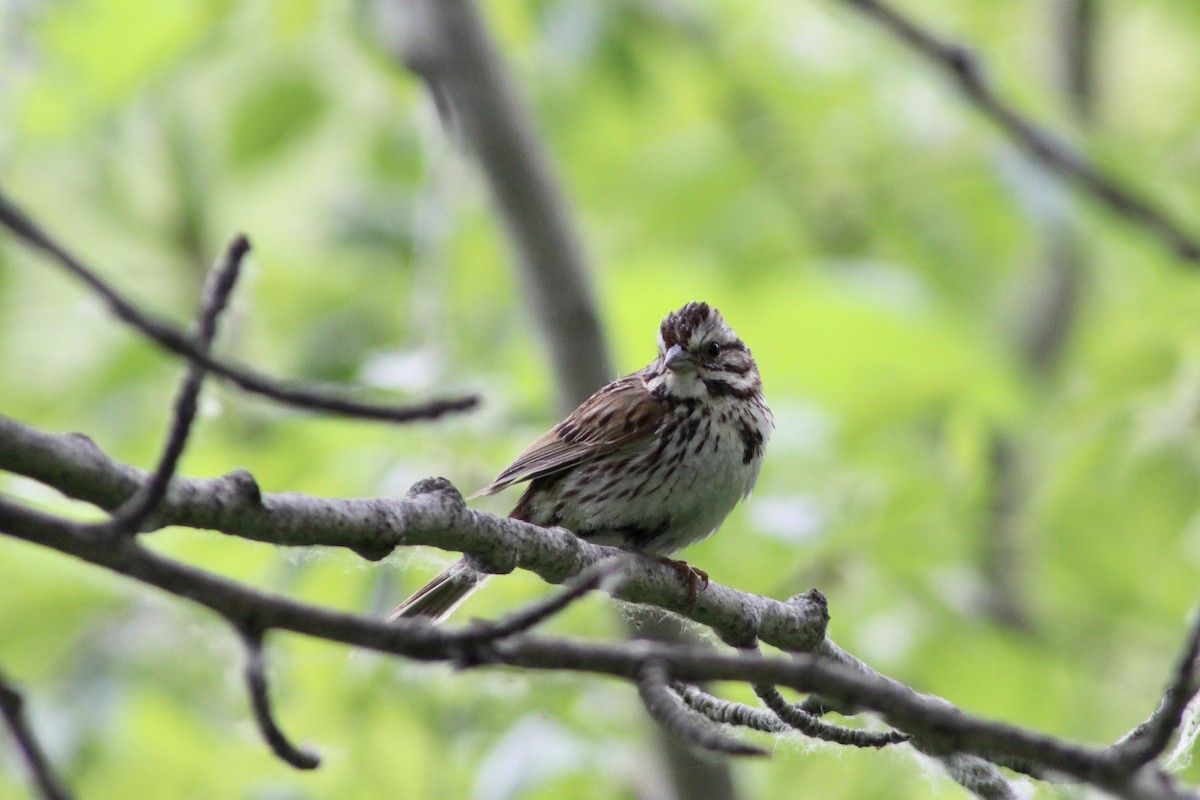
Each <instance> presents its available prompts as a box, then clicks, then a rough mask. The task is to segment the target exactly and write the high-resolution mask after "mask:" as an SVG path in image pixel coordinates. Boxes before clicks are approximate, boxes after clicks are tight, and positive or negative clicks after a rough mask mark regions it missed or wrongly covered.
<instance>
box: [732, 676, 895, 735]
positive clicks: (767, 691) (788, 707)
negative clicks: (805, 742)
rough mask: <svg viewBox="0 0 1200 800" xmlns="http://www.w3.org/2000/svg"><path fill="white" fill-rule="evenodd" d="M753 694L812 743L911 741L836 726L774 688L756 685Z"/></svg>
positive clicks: (882, 733) (879, 732)
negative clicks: (788, 699) (794, 702)
mask: <svg viewBox="0 0 1200 800" xmlns="http://www.w3.org/2000/svg"><path fill="white" fill-rule="evenodd" d="M754 693H755V694H756V695H758V699H760V700H762V701H763V702H764V703H766V705H767V708H769V709H771V711H772V712H774V713H775V716H777V717H779V719H780V720H782V721H783V722H785V723H787V725H788V727H790V728H793V729H795V730H797V731H799V732H800V733H803V734H804V735H805V736H809V737H811V738H813V739H820V740H821V741H824V742H833V743H834V744H843V745H849V746H851V747H887V746H888V745H890V744H901V743H902V742H907V741H908V740H909V739H911V738H912V737H911V736H909V735H908V734H906V733H901V732H900V731H864V730H855V729H854V728H843V727H841V726H840V725H833V724H831V723H829V722H826V721H824V720H823V719H821V718H820V717H814V716H813V715H812V714H809V713H808V712H807V711H805V710H804V709H802V708H801V707H800V706H796V705H792V704H791V703H789V702H788V701H786V700H784V699H783V695H781V694H780V693H779V690H777V689H776V688H775V687H774V686H768V685H765V684H757V685H756V686H755V687H754Z"/></svg>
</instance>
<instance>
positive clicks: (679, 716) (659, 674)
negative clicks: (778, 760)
mask: <svg viewBox="0 0 1200 800" xmlns="http://www.w3.org/2000/svg"><path fill="white" fill-rule="evenodd" d="M670 681H671V675H670V673H669V672H668V670H667V666H666V664H664V663H663V662H662V661H658V660H656V659H650V660H648V661H646V663H644V664H643V665H642V667H641V669H639V670H638V674H637V685H638V694H639V695H641V698H642V702H643V703H644V704H645V706H646V710H647V711H649V712H650V716H652V717H654V719H656V720H657V721H658V722H659V723H660V724H661V725H662V726H663V727H664V728H666V729H667V730H669V731H671V732H672V733H674V734H675V735H676V736H678V737H679V738H680V739H683V740H684V741H685V742H688V743H690V744H692V745H694V746H696V747H699V748H700V749H701V750H708V751H711V752H713V753H724V754H725V755H731V756H765V755H766V754H767V751H766V750H763V749H762V748H759V747H755V746H754V745H750V744H746V743H745V742H743V741H741V740H739V739H734V738H733V737H732V736H726V735H725V734H724V733H722V732H721V731H720V730H719V729H717V728H715V727H713V726H712V725H709V724H708V723H706V722H705V721H704V720H703V718H701V717H699V716H695V715H694V712H692V711H691V710H690V709H689V708H688V707H687V706H686V705H684V703H683V701H682V700H680V699H679V697H678V696H676V695H675V694H674V693H673V692H672V691H671V690H670V688H669V684H670Z"/></svg>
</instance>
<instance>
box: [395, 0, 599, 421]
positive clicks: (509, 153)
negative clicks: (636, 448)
mask: <svg viewBox="0 0 1200 800" xmlns="http://www.w3.org/2000/svg"><path fill="white" fill-rule="evenodd" d="M376 5H377V6H378V7H379V9H380V11H381V13H384V14H387V15H388V16H387V17H386V18H385V19H384V20H383V22H384V24H383V25H381V28H382V29H383V30H384V31H385V33H388V34H391V37H390V38H392V39H393V41H391V42H389V44H390V46H391V47H392V48H393V50H394V51H395V53H396V55H397V57H398V58H399V60H400V61H402V62H403V63H404V65H405V66H407V67H408V68H409V69H410V70H412V71H413V72H414V73H416V74H417V75H419V76H420V77H421V78H422V80H424V81H425V83H426V84H427V85H428V87H429V90H430V93H431V94H432V96H433V98H434V100H435V102H436V103H437V107H438V111H439V113H441V116H442V120H443V122H444V123H446V127H447V128H448V131H449V133H450V134H451V135H455V136H457V137H459V138H460V139H461V140H462V142H463V143H464V144H465V145H466V146H467V147H469V148H470V149H471V151H472V152H473V153H474V155H475V156H476V158H477V159H478V161H479V166H480V168H481V171H482V173H483V177H484V179H485V180H486V182H487V185H488V188H489V190H490V192H491V195H492V198H493V201H494V204H495V207H496V211H497V213H498V214H499V216H500V218H501V219H502V220H503V221H504V226H505V230H506V232H507V234H508V239H509V241H510V242H511V244H512V247H513V250H514V251H515V253H516V255H517V261H518V265H519V267H520V270H519V274H520V276H521V278H522V285H523V286H524V288H525V294H526V295H527V297H528V300H529V302H528V308H529V310H530V311H532V313H533V316H534V318H535V319H536V320H537V322H538V323H539V324H540V327H541V329H542V332H543V333H544V334H545V336H544V338H545V341H546V345H547V347H548V348H549V349H550V356H551V363H552V365H553V367H554V371H555V374H556V377H557V384H558V387H559V391H560V402H559V405H560V406H561V407H562V411H563V413H566V412H567V411H569V410H570V409H572V408H574V407H575V406H576V405H577V404H578V403H580V402H582V401H583V400H584V398H586V397H587V396H588V395H590V394H591V393H592V392H594V391H595V390H596V389H599V388H600V387H601V386H603V385H604V384H605V383H607V382H608V381H609V380H611V378H612V375H613V368H612V361H611V359H610V358H609V355H608V344H607V342H606V341H605V339H604V335H603V332H602V330H601V327H600V315H599V313H598V311H597V307H596V303H595V300H594V298H593V293H592V288H591V285H590V281H589V279H588V267H587V259H586V255H585V253H584V249H583V246H582V243H581V242H582V240H581V238H580V236H579V235H578V233H577V232H576V230H575V226H574V223H573V222H572V218H571V214H570V209H569V207H568V203H567V198H566V196H565V194H564V192H563V190H562V188H561V186H560V184H559V181H558V179H557V177H556V176H555V174H554V164H553V162H552V161H551V159H550V158H549V156H548V155H547V152H546V148H545V147H544V145H543V144H542V142H541V141H540V139H539V137H538V134H537V129H536V126H535V123H534V119H533V116H532V115H531V114H530V113H529V111H528V109H527V107H526V105H525V103H524V102H523V100H522V98H521V95H520V92H519V91H518V88H517V85H516V82H515V81H514V80H513V78H512V75H511V73H510V71H509V69H508V66H507V65H506V64H505V63H504V59H503V57H502V55H501V53H500V51H499V49H498V48H497V46H496V43H495V42H494V41H493V40H492V37H491V36H490V35H489V33H488V30H487V26H486V25H485V24H484V21H483V19H482V16H481V14H480V11H479V8H478V7H477V5H476V3H474V2H473V1H472V0H389V2H383V3H377V4H376Z"/></svg>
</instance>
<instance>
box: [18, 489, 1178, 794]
mask: <svg viewBox="0 0 1200 800" xmlns="http://www.w3.org/2000/svg"><path fill="white" fill-rule="evenodd" d="M0 532H6V533H8V534H9V535H12V536H15V537H17V538H20V539H23V540H25V541H29V542H33V543H35V544H40V545H42V546H45V547H49V548H52V549H55V550H58V551H60V552H63V553H67V554H69V555H73V556H75V557H77V558H80V559H83V560H85V561H88V562H90V563H92V564H95V565H98V566H101V567H104V568H106V569H109V570H112V571H115V572H118V573H120V574H123V575H126V576H128V577H131V578H134V579H135V580H138V581H140V582H142V583H146V584H149V585H152V586H155V587H157V588H159V589H162V590H164V591H167V592H170V593H172V594H175V595H177V596H179V597H182V598H185V599H187V600H189V601H191V602H195V603H198V604H201V605H203V606H205V607H207V608H210V609H212V610H213V611H215V612H217V613H218V614H220V615H221V616H223V617H224V618H225V619H227V620H229V621H230V622H231V623H232V624H234V625H235V626H236V627H238V629H239V630H241V629H251V630H263V631H266V630H268V629H273V628H278V629H283V630H290V631H293V632H296V633H301V634H304V635H308V636H315V637H319V638H323V639H327V640H330V641H336V642H342V643H344V644H348V645H357V646H360V647H366V648H370V649H374V650H380V651H385V652H389V653H394V654H396V655H401V656H405V657H407V658H411V659H416V660H423V661H442V662H453V661H454V660H455V659H456V658H457V657H458V655H459V653H460V652H461V643H459V642H456V641H455V640H454V637H453V636H447V635H446V634H445V633H444V632H442V631H440V630H439V629H438V628H436V627H435V626H431V625H427V624H395V623H393V624H387V623H384V622H382V621H379V620H373V619H366V618H363V617H359V616H355V615H351V614H344V613H339V612H335V611H330V610H326V609H322V608H317V607H314V606H309V605H304V604H301V603H296V602H292V601H289V600H285V599H283V598H280V597H275V596H271V595H268V594H264V593H260V592H256V591H254V590H251V589H249V588H247V587H244V586H241V585H240V584H237V583H235V582H233V581H230V580H228V579H225V578H221V577H218V576H215V575H211V574H209V573H206V572H204V571H202V570H199V569H195V568H193V567H189V566H185V565H183V564H179V563H176V562H174V561H171V560H169V559H167V558H164V557H163V556H160V555H157V554H155V553H153V552H152V551H150V550H147V549H146V548H144V547H142V546H141V545H140V544H139V543H138V541H137V540H136V539H132V538H119V539H114V540H109V541H99V540H97V539H96V538H95V537H91V536H87V535H84V533H83V529H82V527H81V526H78V525H76V524H75V523H72V522H69V521H67V520H63V519H59V518H57V517H54V516H52V515H49V514H45V513H43V512H39V511H34V510H32V509H28V508H24V507H22V506H20V505H18V504H16V503H13V502H11V501H9V500H6V499H4V498H0ZM550 533H552V531H551V532H550ZM656 566H660V565H656ZM664 569H665V568H664ZM711 590H712V587H710V590H709V591H710V592H711ZM705 594H708V592H706V593H705ZM493 653H494V654H495V657H496V663H498V664H503V665H508V666H510V667H516V668H524V669H529V670H557V671H564V670H565V671H571V672H582V673H590V674H606V675H612V676H615V677H620V678H624V679H626V680H631V681H633V680H638V679H639V677H643V676H644V675H645V669H644V668H645V665H646V664H647V662H650V661H654V662H656V663H659V664H661V665H662V666H661V668H660V670H659V671H657V672H655V671H651V672H650V674H649V677H645V680H644V682H645V683H646V684H647V687H648V691H650V693H651V695H652V696H653V697H656V698H657V697H658V696H659V695H658V692H659V689H661V690H662V691H666V692H667V694H668V695H669V696H670V697H671V698H672V701H673V702H675V703H679V702H681V701H678V699H677V698H675V696H674V695H672V694H670V692H669V691H668V690H667V689H666V688H665V681H666V680H667V679H668V676H670V677H673V678H674V679H676V680H680V681H686V682H699V681H714V680H734V681H743V682H747V683H750V684H770V685H775V686H787V687H790V688H792V689H794V690H796V691H798V692H806V693H816V694H820V695H822V696H824V697H828V698H833V701H834V702H835V703H838V704H845V705H849V706H853V707H857V708H862V709H865V710H870V711H872V712H875V713H878V714H879V715H880V716H881V717H883V719H885V720H886V721H887V722H888V723H889V724H891V725H893V726H894V727H896V728H898V729H900V730H903V731H905V732H906V733H910V734H912V735H913V736H914V738H915V739H918V738H919V739H920V740H922V742H923V748H924V749H925V751H926V752H930V753H932V754H935V755H940V756H945V755H949V754H954V753H965V754H969V755H976V756H980V757H982V758H985V759H988V760H997V761H1002V762H1007V761H1010V760H1017V761H1021V762H1026V763H1031V764H1036V765H1040V766H1043V767H1044V768H1045V769H1046V770H1047V771H1053V772H1056V773H1061V774H1063V775H1066V776H1071V777H1073V778H1074V779H1075V780H1078V781H1081V782H1085V783H1090V784H1092V785H1094V786H1097V787H1100V788H1102V789H1104V790H1106V791H1108V792H1110V793H1112V794H1115V795H1117V796H1120V797H1128V798H1139V800H1182V799H1183V798H1189V799H1190V800H1196V798H1197V797H1200V795H1198V794H1197V793H1196V792H1195V791H1193V790H1190V789H1185V788H1183V787H1180V786H1179V785H1178V784H1177V783H1176V782H1175V781H1173V780H1172V779H1171V778H1170V776H1169V775H1167V774H1166V773H1165V772H1163V770H1162V769H1160V768H1158V767H1157V766H1155V765H1153V764H1147V765H1145V766H1143V767H1141V768H1138V769H1136V770H1134V771H1132V772H1130V770H1129V769H1128V768H1126V767H1125V766H1124V765H1121V764H1118V763H1116V762H1115V761H1114V759H1113V758H1112V757H1111V756H1110V754H1109V753H1108V751H1107V750H1106V749H1095V748H1089V747H1085V746H1082V745H1077V744H1073V743H1070V742H1065V741H1062V740H1060V739H1057V738H1054V737H1051V736H1046V735H1043V734H1040V733H1036V732H1033V731H1027V730H1023V729H1020V728H1017V727H1014V726H1012V725H1008V724H1006V723H1002V722H996V721H992V720H983V719H979V718H977V717H972V716H969V715H967V714H965V713H963V712H962V711H961V710H959V709H958V708H955V707H954V706H953V705H952V704H950V703H949V702H947V701H945V700H942V699H940V698H936V697H931V696H928V695H922V694H919V693H917V692H915V691H914V690H912V689H911V688H909V687H907V686H904V685H903V684H900V683H898V682H897V681H894V680H892V679H889V678H886V677H884V676H881V675H878V674H876V673H867V672H864V671H861V670H859V669H856V668H853V667H848V666H846V665H843V664H841V663H838V662H837V661H835V660H833V659H831V658H828V657H822V656H817V655H813V654H808V653H798V654H795V655H792V656H789V657H787V658H766V657H763V656H761V655H759V654H757V653H747V652H738V653H724V652H714V651H712V650H711V649H708V648H698V647H688V646H680V645H671V644H667V643H663V642H648V641H635V642H627V643H620V644H602V643H594V642H578V641H571V640H565V639H558V638H552V637H534V636H530V635H516V636H512V637H509V638H507V639H504V640H502V641H498V642H496V643H494V645H493ZM663 671H665V674H664V673H663ZM659 684H661V686H659ZM656 686H657V687H658V688H655V687H656ZM658 708H659V709H662V708H663V706H661V705H660V706H658ZM668 708H669V707H668ZM664 713H666V714H668V715H670V713H671V712H670V711H669V710H668V711H666V712H664Z"/></svg>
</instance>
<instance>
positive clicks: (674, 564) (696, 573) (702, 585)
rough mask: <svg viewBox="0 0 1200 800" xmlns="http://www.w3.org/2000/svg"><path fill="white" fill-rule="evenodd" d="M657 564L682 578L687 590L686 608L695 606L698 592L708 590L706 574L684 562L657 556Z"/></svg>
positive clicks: (698, 596) (698, 595) (698, 597)
mask: <svg viewBox="0 0 1200 800" xmlns="http://www.w3.org/2000/svg"><path fill="white" fill-rule="evenodd" d="M658 563H660V564H665V565H666V566H668V567H670V568H671V569H673V570H675V571H676V572H678V573H679V574H680V575H682V576H683V579H684V581H686V582H687V588H688V607H689V608H690V607H692V606H694V605H696V601H697V600H699V599H700V592H702V591H704V590H705V589H707V588H708V573H707V572H705V571H704V570H702V569H700V568H699V567H693V566H692V565H691V564H689V563H687V562H686V561H679V560H677V559H674V558H667V557H666V556H659V559H658Z"/></svg>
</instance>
